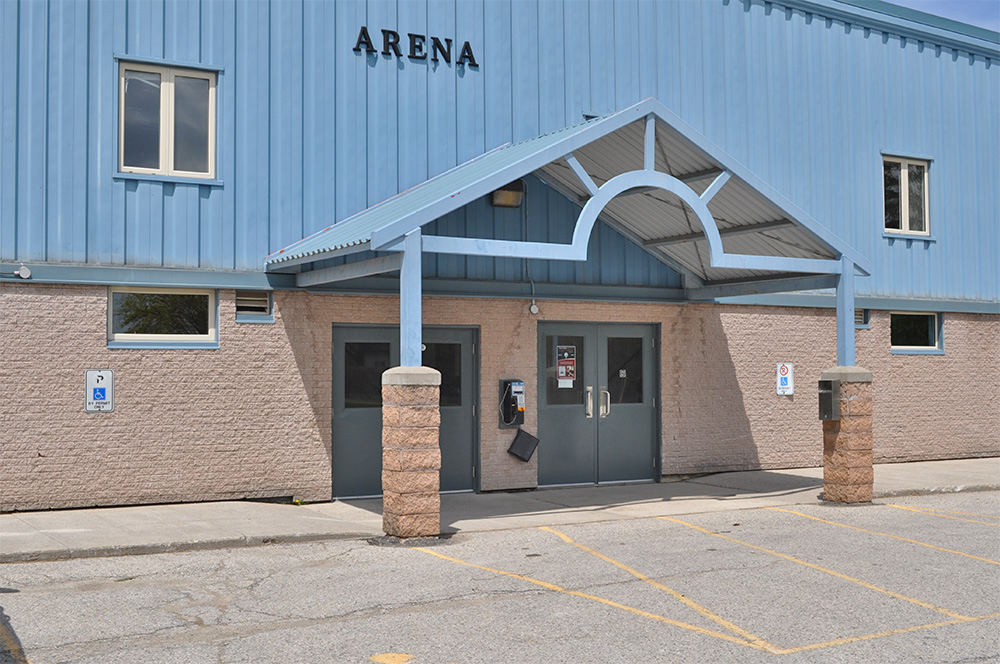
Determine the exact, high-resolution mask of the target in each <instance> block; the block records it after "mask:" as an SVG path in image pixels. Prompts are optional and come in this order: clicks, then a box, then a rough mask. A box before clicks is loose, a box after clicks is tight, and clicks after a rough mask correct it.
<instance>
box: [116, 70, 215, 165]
mask: <svg viewBox="0 0 1000 664" xmlns="http://www.w3.org/2000/svg"><path fill="white" fill-rule="evenodd" d="M215 83H216V74H215V72H211V71H199V70H196V69H179V68H174V67H159V66H155V65H148V64H144V63H136V62H120V63H119V66H118V86H119V88H118V103H119V108H118V170H119V171H120V172H122V173H145V174H149V175H170V176H179V177H190V178H205V179H213V178H215V115H216V110H215Z"/></svg>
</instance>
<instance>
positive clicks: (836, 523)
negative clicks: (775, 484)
mask: <svg viewBox="0 0 1000 664" xmlns="http://www.w3.org/2000/svg"><path fill="white" fill-rule="evenodd" d="M764 509H768V510H774V511H775V512H787V513H788V514H795V515H797V516H802V517H805V518H807V519H812V520H813V521H819V522H820V523H826V524H829V525H831V526H840V527H841V528H850V529H851V530H857V531H860V532H862V533H868V534H869V535H879V536H880V537H891V538H892V539H895V540H899V541H901V542H909V543H910V544H917V545H919V546H926V547H927V548H928V549H934V550H935V551H943V552H945V553H954V554H955V555H956V556H964V557H966V558H972V559H973V560H979V561H981V562H984V563H989V564H991V565H1000V561H996V560H990V559H989V558H980V557H979V556H974V555H972V554H971V553H964V552H962V551H955V550H954V549H945V548H943V547H940V546H934V545H933V544H928V543H927V542H918V541H917V540H914V539H909V538H906V537H900V536H899V535H890V534H889V533H880V532H878V531H876V530H867V529H865V528H859V527H857V526H851V525H848V524H846V523H840V522H839V521H827V520H826V519H821V518H819V517H818V516H812V515H809V514H803V513H802V512H796V511H795V510H786V509H783V508H781V507H765V508H764Z"/></svg>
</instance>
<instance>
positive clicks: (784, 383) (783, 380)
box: [781, 376, 788, 387]
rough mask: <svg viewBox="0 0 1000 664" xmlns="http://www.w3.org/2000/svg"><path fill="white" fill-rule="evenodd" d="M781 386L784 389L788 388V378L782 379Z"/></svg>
mask: <svg viewBox="0 0 1000 664" xmlns="http://www.w3.org/2000/svg"><path fill="white" fill-rule="evenodd" d="M781 386H782V387H788V376H782V377H781Z"/></svg>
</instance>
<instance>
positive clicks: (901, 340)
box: [890, 313, 937, 348]
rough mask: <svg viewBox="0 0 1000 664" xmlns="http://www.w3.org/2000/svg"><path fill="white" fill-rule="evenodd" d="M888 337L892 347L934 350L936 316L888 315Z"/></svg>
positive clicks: (935, 342) (935, 345) (935, 344)
mask: <svg viewBox="0 0 1000 664" xmlns="http://www.w3.org/2000/svg"><path fill="white" fill-rule="evenodd" d="M890 337H891V343H892V345H893V346H898V347H908V348H936V347H937V316H936V315H935V314H897V313H894V314H890Z"/></svg>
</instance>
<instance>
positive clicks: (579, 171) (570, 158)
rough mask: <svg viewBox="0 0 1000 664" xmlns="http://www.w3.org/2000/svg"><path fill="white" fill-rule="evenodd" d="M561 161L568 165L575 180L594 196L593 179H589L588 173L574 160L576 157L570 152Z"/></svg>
mask: <svg viewBox="0 0 1000 664" xmlns="http://www.w3.org/2000/svg"><path fill="white" fill-rule="evenodd" d="M563 159H565V160H566V163H567V164H569V167H570V168H571V169H572V170H573V173H574V174H575V175H576V179H577V180H579V181H580V184H582V185H583V186H584V188H586V190H587V192H588V193H589V194H590V195H591V196H596V195H597V185H596V184H595V183H594V179H593V178H592V177H590V173H588V172H587V170H586V169H585V168H584V167H583V164H581V163H580V161H579V160H578V159H577V158H576V155H574V154H573V153H572V152H570V153H569V154H568V155H566V156H565V157H563Z"/></svg>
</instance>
